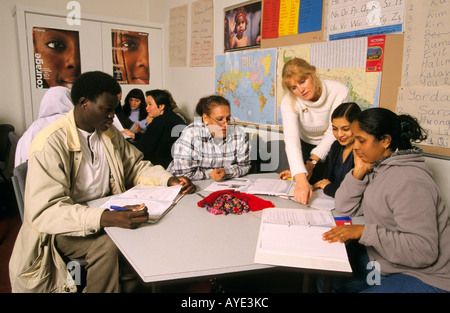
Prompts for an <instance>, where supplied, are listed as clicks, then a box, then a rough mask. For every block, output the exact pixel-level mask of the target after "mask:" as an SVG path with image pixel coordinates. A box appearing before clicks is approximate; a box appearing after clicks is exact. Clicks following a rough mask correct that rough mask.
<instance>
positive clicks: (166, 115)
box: [127, 89, 186, 168]
mask: <svg viewBox="0 0 450 313" xmlns="http://www.w3.org/2000/svg"><path fill="white" fill-rule="evenodd" d="M145 95H146V102H147V107H146V110H147V113H148V116H149V117H150V118H151V119H152V121H151V123H149V124H148V126H147V130H146V132H145V133H143V134H134V133H131V132H127V135H129V136H130V137H131V138H132V139H134V140H132V141H131V143H132V144H134V145H135V146H136V147H137V148H138V149H139V150H140V151H142V153H144V160H149V161H150V162H152V163H153V164H155V165H162V166H163V167H164V168H167V166H168V165H169V164H170V162H171V161H172V159H173V158H172V145H173V143H174V142H175V141H176V140H177V139H178V137H179V135H180V133H181V132H182V130H183V129H184V127H185V126H186V123H185V122H184V121H183V119H182V118H181V117H179V116H178V115H177V114H176V113H174V112H173V111H172V106H171V103H170V96H169V94H168V93H167V92H165V91H163V90H160V89H154V90H150V91H147V92H146V93H145Z"/></svg>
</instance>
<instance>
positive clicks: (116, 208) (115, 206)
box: [109, 205, 128, 211]
mask: <svg viewBox="0 0 450 313" xmlns="http://www.w3.org/2000/svg"><path fill="white" fill-rule="evenodd" d="M109 208H110V209H111V210H115V211H128V209H126V208H123V207H121V206H118V205H111V206H110V207H109Z"/></svg>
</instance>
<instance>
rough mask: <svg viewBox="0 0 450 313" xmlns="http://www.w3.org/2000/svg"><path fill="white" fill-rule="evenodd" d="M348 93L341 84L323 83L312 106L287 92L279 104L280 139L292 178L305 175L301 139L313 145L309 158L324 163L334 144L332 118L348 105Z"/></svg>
mask: <svg viewBox="0 0 450 313" xmlns="http://www.w3.org/2000/svg"><path fill="white" fill-rule="evenodd" d="M348 95H349V90H348V88H347V87H346V86H345V85H343V84H342V83H339V82H336V81H332V80H322V95H321V96H320V98H319V100H317V101H315V102H312V101H308V100H304V99H301V98H300V97H297V96H295V95H294V96H293V95H291V93H290V92H289V93H288V94H286V95H285V96H284V98H283V100H281V115H282V120H283V136H284V142H285V145H286V154H287V157H288V161H289V167H290V170H291V174H292V177H294V176H295V175H297V174H299V173H306V172H307V171H306V168H305V164H304V160H303V156H302V148H301V144H300V140H299V138H300V139H302V140H303V141H305V142H307V143H309V144H312V145H316V147H315V148H314V149H313V150H312V151H311V154H315V155H317V156H318V157H319V158H320V159H321V160H322V159H324V158H325V157H326V156H327V154H328V151H329V150H330V147H331V145H332V143H333V142H334V141H335V140H336V138H335V137H334V135H333V131H332V126H331V114H332V113H333V111H334V109H335V108H336V107H337V106H339V105H340V104H341V103H343V102H346V101H348V100H347V99H348Z"/></svg>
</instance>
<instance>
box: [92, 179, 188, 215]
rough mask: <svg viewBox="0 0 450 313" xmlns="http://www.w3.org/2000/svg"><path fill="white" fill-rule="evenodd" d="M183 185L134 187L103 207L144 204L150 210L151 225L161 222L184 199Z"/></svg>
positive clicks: (112, 198)
mask: <svg viewBox="0 0 450 313" xmlns="http://www.w3.org/2000/svg"><path fill="white" fill-rule="evenodd" d="M180 190H181V185H176V186H171V187H154V188H149V187H139V186H136V187H133V188H131V189H129V190H127V191H126V192H124V193H122V194H120V195H117V196H113V197H111V198H110V199H109V200H108V201H106V202H105V203H104V204H102V205H101V207H102V208H105V209H109V208H110V207H111V206H119V207H122V206H125V205H135V204H141V203H144V204H145V205H146V206H147V209H148V215H149V219H148V222H149V223H157V222H158V221H160V220H161V219H162V218H163V217H164V216H165V215H166V214H167V213H168V212H169V211H170V210H171V209H172V208H173V207H174V206H175V205H176V204H177V202H178V201H179V200H180V199H181V198H182V197H183V194H181V193H180Z"/></svg>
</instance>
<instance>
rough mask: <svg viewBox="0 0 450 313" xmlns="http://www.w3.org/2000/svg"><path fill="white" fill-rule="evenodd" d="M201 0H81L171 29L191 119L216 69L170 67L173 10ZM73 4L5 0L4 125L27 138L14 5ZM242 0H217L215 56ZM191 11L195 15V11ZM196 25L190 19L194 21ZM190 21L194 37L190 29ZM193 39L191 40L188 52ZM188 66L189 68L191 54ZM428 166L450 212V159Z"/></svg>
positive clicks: (183, 104)
mask: <svg viewBox="0 0 450 313" xmlns="http://www.w3.org/2000/svg"><path fill="white" fill-rule="evenodd" d="M194 1H195V0H95V1H90V0H78V2H79V3H80V4H81V11H82V14H83V13H87V14H91V15H97V16H105V17H118V18H121V19H128V20H139V21H144V22H153V23H161V24H164V26H165V30H164V32H165V35H164V38H165V40H164V46H163V47H162V49H163V51H164V53H163V54H164V56H165V58H164V60H162V62H164V86H165V88H167V89H169V90H171V91H172V93H173V95H174V98H175V100H176V101H177V102H178V105H179V106H180V108H181V109H182V110H183V111H184V113H185V114H186V115H188V117H189V118H193V116H194V113H193V112H194V108H195V105H196V104H197V101H198V99H199V98H200V97H202V96H205V95H209V94H213V93H214V71H215V70H214V67H189V66H187V67H169V66H168V42H169V35H168V27H169V9H170V8H173V7H177V6H180V5H184V4H189V10H190V4H191V3H192V2H194ZM68 2H69V1H62V0H41V1H39V2H37V1H35V0H1V1H0V39H1V42H2V45H0V55H1V56H2V57H1V58H0V69H1V73H2V75H1V76H0V99H1V100H0V123H10V124H12V125H14V126H15V128H16V132H17V133H18V134H19V135H21V134H22V133H23V132H24V131H25V129H26V125H25V118H24V108H23V106H22V104H21V103H20V101H21V100H20V99H21V97H20V93H21V92H22V90H21V84H20V73H21V67H20V62H19V53H18V41H17V34H16V21H15V18H14V16H13V10H14V7H15V6H16V5H18V4H20V5H27V6H38V7H41V8H50V9H53V10H66V5H67V3H68ZM242 2H244V1H241V0H215V1H214V12H215V20H214V36H215V41H214V53H215V54H222V53H223V45H222V42H223V39H222V36H223V19H222V17H223V10H224V8H226V7H229V6H233V5H235V4H238V3H242ZM189 13H190V11H189ZM188 22H189V23H190V18H189V19H188ZM189 23H188V34H189V31H190V26H189ZM189 47H190V40H189V37H188V51H189ZM187 63H188V64H189V56H188V60H187ZM427 164H428V166H429V167H430V168H431V169H432V170H433V172H434V177H435V180H436V182H437V184H438V185H439V187H440V188H441V193H442V195H443V197H444V199H445V201H446V204H447V206H448V207H449V209H450V195H448V193H447V192H446V191H448V190H449V188H450V175H449V174H450V161H449V160H448V159H442V158H434V157H427Z"/></svg>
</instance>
